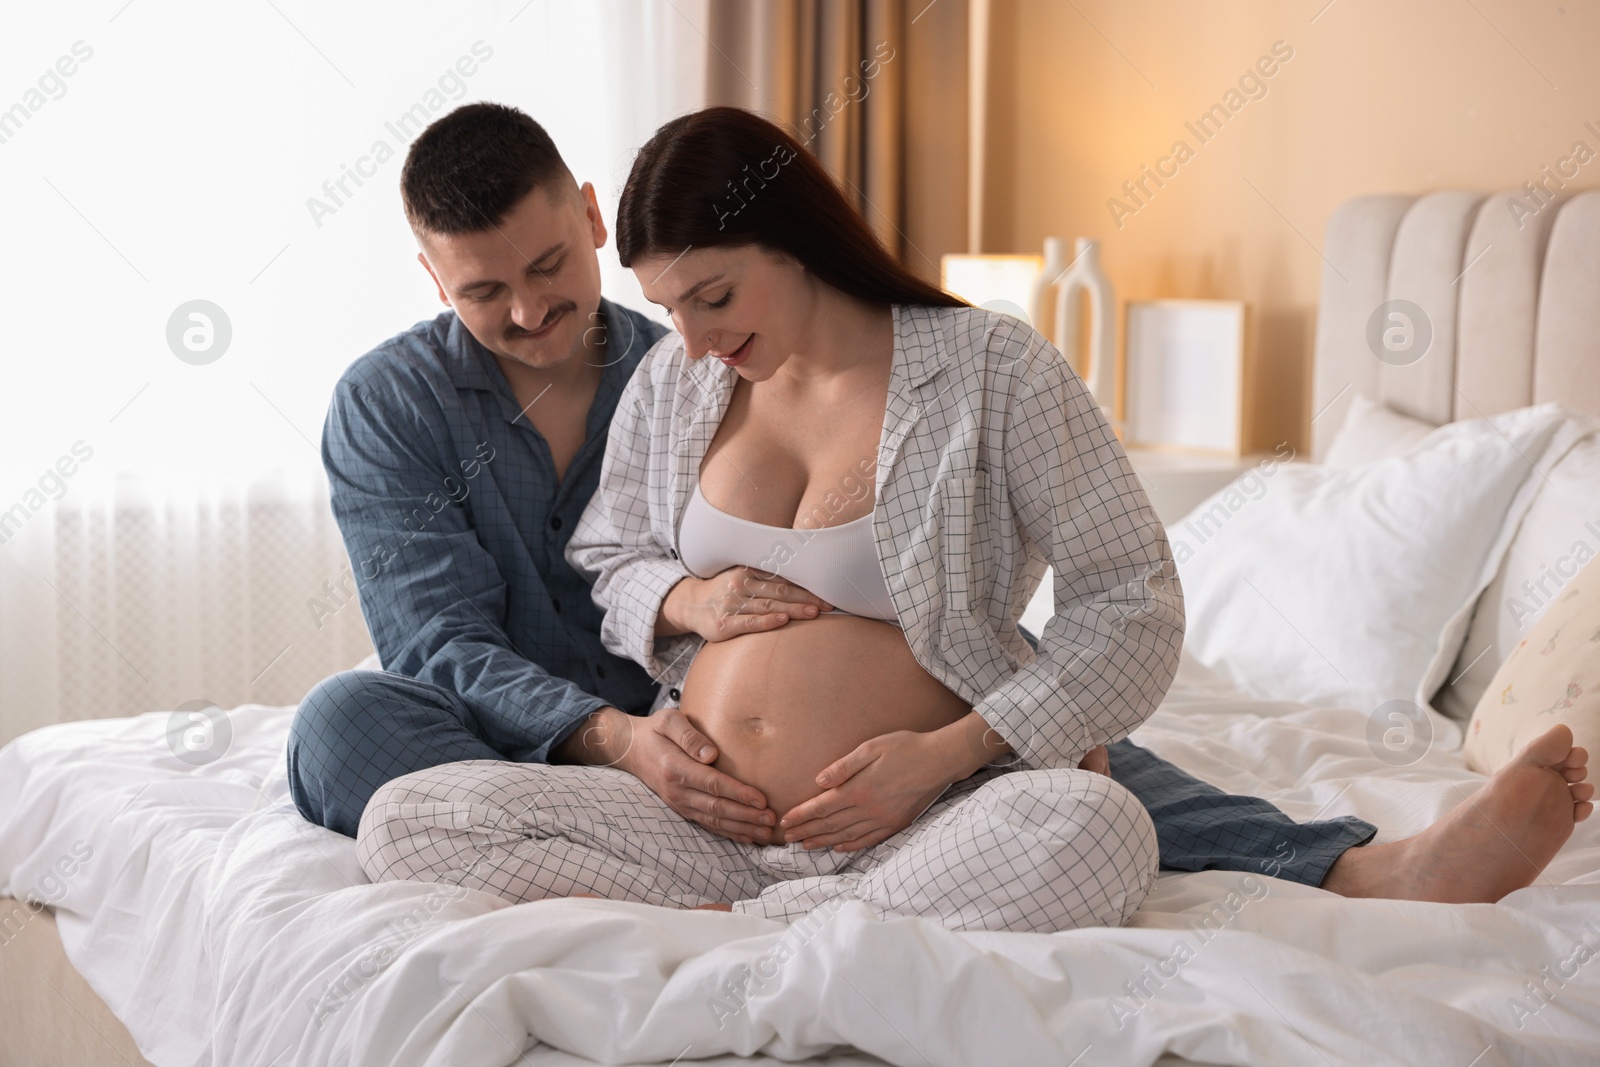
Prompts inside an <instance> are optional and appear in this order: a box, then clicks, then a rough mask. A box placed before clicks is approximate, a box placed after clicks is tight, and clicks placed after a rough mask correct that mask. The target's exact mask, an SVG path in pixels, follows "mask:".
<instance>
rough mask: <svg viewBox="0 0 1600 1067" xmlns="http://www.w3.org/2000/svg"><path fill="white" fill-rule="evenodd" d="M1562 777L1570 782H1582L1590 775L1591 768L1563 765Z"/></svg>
mask: <svg viewBox="0 0 1600 1067" xmlns="http://www.w3.org/2000/svg"><path fill="white" fill-rule="evenodd" d="M1561 777H1563V778H1565V779H1566V780H1567V781H1569V782H1581V781H1583V780H1584V779H1585V778H1587V777H1589V768H1587V767H1562V768H1561Z"/></svg>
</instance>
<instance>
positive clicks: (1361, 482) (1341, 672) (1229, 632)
mask: <svg viewBox="0 0 1600 1067" xmlns="http://www.w3.org/2000/svg"><path fill="white" fill-rule="evenodd" d="M1565 420H1566V413H1565V412H1563V411H1562V410H1561V409H1560V408H1559V407H1558V406H1557V405H1555V404H1544V405H1540V406H1539V407H1536V408H1524V409H1522V410H1520V411H1514V412H1507V413H1506V414H1503V415H1497V416H1495V417H1494V418H1492V419H1473V420H1470V421H1462V422H1453V423H1450V424H1448V425H1445V426H1442V427H1440V428H1439V429H1437V430H1435V431H1433V432H1432V433H1431V434H1429V435H1428V437H1427V438H1426V439H1425V440H1424V441H1423V442H1422V443H1421V444H1419V445H1417V446H1416V447H1415V448H1413V449H1411V450H1410V451H1408V452H1406V453H1404V454H1403V455H1399V456H1395V457H1392V458H1390V459H1384V460H1378V461H1376V462H1372V463H1367V464H1363V465H1361V466H1359V467H1353V468H1350V469H1348V470H1330V469H1328V468H1327V467H1325V466H1313V465H1309V464H1291V463H1283V464H1277V465H1275V466H1273V467H1272V469H1271V470H1270V471H1268V470H1266V469H1265V468H1266V467H1267V465H1266V464H1263V465H1262V469H1258V470H1254V471H1251V472H1249V473H1248V474H1246V475H1245V476H1244V478H1241V479H1240V481H1239V482H1237V483H1235V484H1234V485H1232V486H1229V487H1228V488H1227V489H1224V490H1222V492H1220V493H1217V494H1216V495H1215V496H1213V497H1211V498H1210V499H1209V500H1207V501H1206V502H1204V503H1202V504H1201V505H1200V506H1199V507H1197V508H1196V509H1195V510H1194V511H1193V512H1191V513H1190V514H1189V515H1188V516H1187V517H1186V518H1185V519H1184V520H1183V521H1182V522H1181V523H1179V524H1178V526H1177V527H1176V528H1174V529H1169V530H1168V531H1167V533H1168V537H1169V538H1170V539H1171V541H1172V545H1173V552H1174V555H1175V558H1176V559H1177V563H1178V573H1179V577H1180V578H1181V579H1182V582H1183V590H1184V599H1185V604H1186V606H1187V613H1188V629H1187V635H1186V638H1185V641H1186V647H1187V648H1188V649H1189V651H1190V653H1191V654H1192V655H1193V657H1194V658H1195V659H1197V660H1199V661H1200V662H1201V663H1202V664H1204V665H1205V666H1207V667H1210V668H1212V669H1213V670H1215V671H1218V672H1219V673H1222V674H1224V675H1225V676H1227V677H1229V678H1230V679H1231V680H1232V681H1233V682H1234V683H1235V684H1237V685H1238V686H1240V687H1241V688H1243V689H1244V690H1246V691H1247V692H1251V693H1253V694H1255V695H1256V696H1258V697H1261V698H1264V699H1269V700H1295V701H1301V702H1304V703H1308V704H1317V705H1323V706H1339V707H1356V708H1362V709H1368V710H1372V709H1376V708H1377V707H1378V706H1379V705H1380V704H1383V703H1385V702H1387V701H1390V700H1397V699H1404V700H1412V701H1415V702H1417V703H1419V704H1425V703H1426V702H1427V700H1428V697H1429V696H1430V695H1431V694H1432V693H1433V692H1434V691H1435V690H1436V689H1437V688H1438V687H1439V684H1440V683H1441V682H1442V681H1443V680H1444V678H1445V675H1446V674H1447V672H1448V671H1449V668H1450V665H1451V664H1452V663H1454V662H1455V659H1456V654H1457V652H1458V651H1459V650H1460V648H1461V638H1462V634H1463V633H1464V631H1465V630H1466V626H1467V622H1468V618H1469V615H1470V613H1471V611H1472V607H1473V605H1474V603H1475V602H1476V600H1477V597H1478V594H1479V593H1481V592H1482V591H1483V589H1484V587H1485V586H1486V585H1487V584H1488V583H1489V580H1490V578H1491V577H1493V575H1494V573H1495V570H1496V569H1497V568H1498V567H1499V565H1500V554H1502V553H1503V552H1504V549H1505V545H1506V543H1507V542H1508V541H1509V538H1510V532H1509V531H1510V530H1514V529H1515V519H1516V518H1520V515H1521V511H1519V510H1517V509H1519V508H1520V509H1522V510H1526V507H1527V502H1528V501H1529V500H1530V499H1531V496H1532V492H1531V491H1529V492H1522V491H1521V490H1522V487H1523V484H1524V482H1525V481H1526V480H1527V479H1528V476H1529V474H1530V466H1529V461H1528V460H1527V459H1525V458H1524V457H1525V456H1530V455H1531V456H1535V457H1537V456H1539V455H1541V454H1542V453H1543V452H1544V450H1545V448H1546V446H1547V445H1548V444H1549V442H1550V440H1551V438H1552V436H1553V435H1554V433H1555V431H1556V429H1557V428H1558V427H1559V426H1561V425H1562V424H1563V423H1564V422H1565ZM1246 482H1250V483H1251V486H1252V487H1259V488H1249V489H1247V488H1246V486H1245V483H1246ZM1513 512H1514V513H1515V514H1514V515H1513V516H1512V520H1511V521H1510V522H1509V523H1508V521H1507V516H1508V513H1513ZM1502 530H1505V531H1506V532H1505V533H1502Z"/></svg>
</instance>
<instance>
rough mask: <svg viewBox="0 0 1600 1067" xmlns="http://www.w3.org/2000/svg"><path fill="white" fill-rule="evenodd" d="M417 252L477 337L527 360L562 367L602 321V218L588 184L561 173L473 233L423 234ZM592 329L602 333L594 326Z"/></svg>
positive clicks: (507, 355)
mask: <svg viewBox="0 0 1600 1067" xmlns="http://www.w3.org/2000/svg"><path fill="white" fill-rule="evenodd" d="M420 243H421V244H422V249H423V250H422V252H420V253H418V255H417V259H418V260H419V261H421V263H422V265H423V267H425V268H426V269H427V271H428V273H429V274H430V275H432V277H433V280H434V282H435V284H437V285H438V287H439V299H440V300H442V301H444V302H445V303H446V304H449V305H450V306H452V307H454V308H455V309H456V314H457V315H459V316H460V317H461V322H462V324H463V325H464V326H466V328H467V330H468V331H469V332H470V333H471V334H472V336H473V337H475V338H477V339H478V343H479V344H481V345H483V347H485V348H487V349H488V350H489V351H491V352H493V353H494V354H495V355H497V356H500V357H501V358H505V359H514V360H516V361H518V362H519V363H524V364H526V365H528V366H530V367H535V368H539V369H550V368H553V367H557V366H560V365H561V364H563V363H565V362H567V361H568V360H569V359H571V358H573V357H574V356H577V355H579V354H581V353H582V352H583V350H584V334H585V332H586V331H587V330H589V329H590V328H591V327H595V326H598V325H599V320H598V319H597V318H595V315H596V313H597V312H598V310H599V308H600V257H599V256H598V255H596V254H595V253H596V251H597V250H598V249H599V248H601V247H602V246H604V245H605V243H606V227H605V223H604V222H602V221H601V220H600V206H599V204H598V203H596V201H595V196H594V187H593V186H591V185H589V184H588V183H587V182H585V183H584V185H583V188H582V189H574V188H572V187H571V186H570V185H568V184H567V180H566V179H565V178H561V179H558V180H556V181H551V182H546V183H544V184H542V185H540V186H538V187H536V188H534V189H533V190H532V191H531V192H529V193H528V195H527V196H525V197H523V198H522V200H521V201H520V202H519V203H518V204H517V205H516V206H515V207H514V208H512V209H511V212H510V213H509V214H508V215H507V216H506V217H505V218H504V219H503V220H501V221H500V222H499V223H498V224H497V225H494V226H490V227H489V228H487V229H484V230H482V231H479V232H477V233H466V234H426V235H423V236H422V237H421V238H420ZM596 336H598V334H596Z"/></svg>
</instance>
